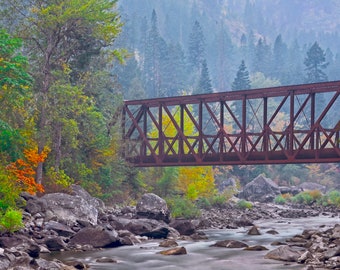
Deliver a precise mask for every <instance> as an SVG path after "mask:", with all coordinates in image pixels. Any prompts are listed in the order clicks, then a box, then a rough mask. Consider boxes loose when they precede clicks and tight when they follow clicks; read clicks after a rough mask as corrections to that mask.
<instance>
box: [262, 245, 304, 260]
mask: <svg viewBox="0 0 340 270" xmlns="http://www.w3.org/2000/svg"><path fill="white" fill-rule="evenodd" d="M301 255H302V252H301V251H298V250H295V249H293V248H291V247H289V246H281V247H278V248H276V249H274V250H272V251H269V252H268V253H267V254H266V256H265V258H266V259H272V260H279V261H286V262H297V261H298V259H299V258H300V256H301Z"/></svg>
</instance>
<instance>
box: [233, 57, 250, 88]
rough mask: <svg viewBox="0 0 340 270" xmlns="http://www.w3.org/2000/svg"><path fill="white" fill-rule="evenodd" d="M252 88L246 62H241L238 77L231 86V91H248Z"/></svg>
mask: <svg viewBox="0 0 340 270" xmlns="http://www.w3.org/2000/svg"><path fill="white" fill-rule="evenodd" d="M250 88H251V85H250V79H249V72H248V70H247V67H246V64H245V63H244V60H242V61H241V65H240V66H239V68H238V71H237V73H236V77H235V79H234V81H233V83H232V85H231V89H232V90H233V91H235V90H248V89H250Z"/></svg>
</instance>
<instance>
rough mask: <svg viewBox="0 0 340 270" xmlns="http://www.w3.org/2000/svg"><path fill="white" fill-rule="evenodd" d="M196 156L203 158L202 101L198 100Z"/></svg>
mask: <svg viewBox="0 0 340 270" xmlns="http://www.w3.org/2000/svg"><path fill="white" fill-rule="evenodd" d="M198 125H199V131H198V156H199V157H200V158H202V157H203V101H202V100H200V102H199V106H198Z"/></svg>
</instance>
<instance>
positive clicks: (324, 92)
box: [121, 81, 340, 167]
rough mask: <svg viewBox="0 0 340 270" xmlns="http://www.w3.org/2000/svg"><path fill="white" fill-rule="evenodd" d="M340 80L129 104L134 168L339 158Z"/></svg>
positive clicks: (125, 125)
mask: <svg viewBox="0 0 340 270" xmlns="http://www.w3.org/2000/svg"><path fill="white" fill-rule="evenodd" d="M339 95H340V81H336V82H325V83H316V84H304V85H293V86H282V87H272V88H263V89H253V90H244V91H232V92H223V93H213V94H202V95H192V96H179V97H168V98H155V99H147V100H131V101H125V102H124V106H123V110H122V121H121V123H122V132H123V144H122V148H123V155H124V157H125V159H126V160H127V161H129V162H131V163H133V164H135V166H140V167H148V166H196V165H199V166H202V165H240V164H243V165H248V164H287V163H314V162H315V163H324V162H340V148H339V145H340V139H339V133H340V97H339Z"/></svg>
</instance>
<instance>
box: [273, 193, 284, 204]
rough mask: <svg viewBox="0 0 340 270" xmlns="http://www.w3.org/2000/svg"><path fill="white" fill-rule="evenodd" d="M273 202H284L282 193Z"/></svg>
mask: <svg viewBox="0 0 340 270" xmlns="http://www.w3.org/2000/svg"><path fill="white" fill-rule="evenodd" d="M274 202H275V203H277V204H285V203H286V199H285V198H284V197H283V196H282V195H279V196H277V197H276V198H275V199H274Z"/></svg>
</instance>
